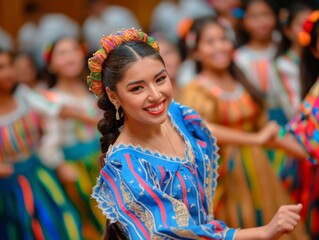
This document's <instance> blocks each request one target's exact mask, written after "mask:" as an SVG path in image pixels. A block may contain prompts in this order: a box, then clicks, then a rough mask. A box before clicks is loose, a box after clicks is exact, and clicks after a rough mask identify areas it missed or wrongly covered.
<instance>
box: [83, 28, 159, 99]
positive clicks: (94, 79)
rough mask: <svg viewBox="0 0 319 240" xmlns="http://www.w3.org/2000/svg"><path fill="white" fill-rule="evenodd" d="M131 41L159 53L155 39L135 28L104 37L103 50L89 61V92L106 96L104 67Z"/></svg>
mask: <svg viewBox="0 0 319 240" xmlns="http://www.w3.org/2000/svg"><path fill="white" fill-rule="evenodd" d="M131 41H141V42H145V43H147V44H148V45H150V46H151V47H153V48H154V49H156V50H157V51H159V45H158V44H157V42H155V40H154V38H152V37H150V36H148V35H147V34H146V33H144V32H142V31H141V30H137V29H134V28H133V29H127V30H122V31H118V32H117V33H116V34H111V35H108V36H103V37H102V38H101V42H100V43H101V46H102V48H101V49H99V50H97V51H96V52H95V53H94V54H93V56H92V57H91V58H89V60H88V67H89V69H90V75H89V76H88V77H87V84H88V86H89V90H90V91H91V92H93V93H94V95H95V96H96V97H101V96H103V94H104V87H103V84H102V66H103V63H104V61H105V59H106V58H107V56H108V54H109V53H110V52H111V51H112V50H113V49H114V48H116V47H117V46H119V45H121V44H122V43H125V42H131Z"/></svg>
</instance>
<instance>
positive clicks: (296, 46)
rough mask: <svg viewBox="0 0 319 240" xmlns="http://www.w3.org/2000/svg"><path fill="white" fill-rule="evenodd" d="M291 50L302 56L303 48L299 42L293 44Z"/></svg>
mask: <svg viewBox="0 0 319 240" xmlns="http://www.w3.org/2000/svg"><path fill="white" fill-rule="evenodd" d="M289 50H290V51H292V52H293V53H294V54H296V55H297V56H298V57H300V56H301V51H302V48H301V47H300V46H299V45H298V44H293V45H292V46H291V48H290V49H289Z"/></svg>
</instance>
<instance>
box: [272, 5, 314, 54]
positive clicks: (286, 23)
mask: <svg viewBox="0 0 319 240" xmlns="http://www.w3.org/2000/svg"><path fill="white" fill-rule="evenodd" d="M286 10H287V14H288V15H287V17H286V18H285V19H283V22H280V28H281V32H282V38H281V41H280V43H279V46H278V51H277V53H276V57H279V56H281V55H282V54H285V53H286V52H287V51H288V50H289V49H290V48H291V45H292V42H291V40H290V39H289V38H288V37H287V36H286V35H285V33H284V30H285V28H286V27H288V28H289V27H291V24H292V22H293V21H294V20H295V18H296V17H297V16H298V14H300V13H301V12H303V11H311V7H310V6H308V5H307V4H305V3H303V2H292V3H291V4H290V5H289V6H288V7H287V9H286Z"/></svg>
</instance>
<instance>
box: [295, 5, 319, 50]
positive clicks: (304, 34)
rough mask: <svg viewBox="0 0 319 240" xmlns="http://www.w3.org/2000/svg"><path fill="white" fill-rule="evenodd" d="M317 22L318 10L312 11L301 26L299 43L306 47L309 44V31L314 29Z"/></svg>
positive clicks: (318, 17)
mask: <svg viewBox="0 0 319 240" xmlns="http://www.w3.org/2000/svg"><path fill="white" fill-rule="evenodd" d="M318 20H319V10H316V11H313V12H312V13H311V14H310V16H309V17H308V19H307V20H306V21H305V22H304V23H303V25H302V29H303V30H302V31H301V32H300V33H299V35H298V39H299V43H300V44H301V45H302V46H303V47H306V46H308V45H309V44H310V42H311V34H310V33H311V31H312V30H313V28H314V25H315V23H316V22H317V21H318Z"/></svg>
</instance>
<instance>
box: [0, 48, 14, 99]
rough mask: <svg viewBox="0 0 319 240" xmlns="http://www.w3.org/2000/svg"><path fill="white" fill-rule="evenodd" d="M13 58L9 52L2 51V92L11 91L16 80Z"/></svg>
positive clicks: (0, 55) (0, 65) (0, 81)
mask: <svg viewBox="0 0 319 240" xmlns="http://www.w3.org/2000/svg"><path fill="white" fill-rule="evenodd" d="M14 79H15V76H14V70H13V66H12V58H11V56H10V55H9V54H8V53H0V92H3V93H10V92H11V91H12V90H13V88H14V86H15V84H16V82H15V80H14Z"/></svg>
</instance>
